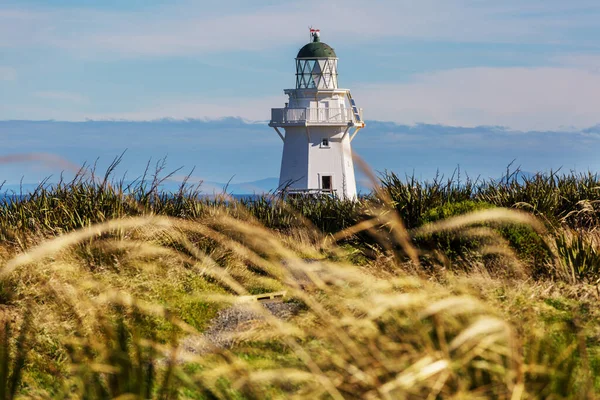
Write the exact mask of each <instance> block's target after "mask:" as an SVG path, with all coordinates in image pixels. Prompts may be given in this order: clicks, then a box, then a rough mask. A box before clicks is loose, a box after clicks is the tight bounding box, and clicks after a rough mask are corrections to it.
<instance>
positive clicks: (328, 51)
mask: <svg viewBox="0 0 600 400" xmlns="http://www.w3.org/2000/svg"><path fill="white" fill-rule="evenodd" d="M296 58H337V56H336V55H335V51H333V48H332V47H331V46H329V45H328V44H325V43H323V42H312V43H309V44H307V45H306V46H304V47H303V48H301V49H300V51H299V52H298V55H297V56H296Z"/></svg>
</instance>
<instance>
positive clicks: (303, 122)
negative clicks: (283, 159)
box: [269, 108, 364, 127]
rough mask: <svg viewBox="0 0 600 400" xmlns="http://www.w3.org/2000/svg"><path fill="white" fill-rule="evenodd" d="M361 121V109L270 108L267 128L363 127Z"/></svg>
mask: <svg viewBox="0 0 600 400" xmlns="http://www.w3.org/2000/svg"><path fill="white" fill-rule="evenodd" d="M362 121H363V119H362V109H360V110H358V113H355V112H354V111H353V110H352V109H351V108H272V109H271V121H270V122H269V126H271V127H286V126H363V125H364V124H363V122H362Z"/></svg>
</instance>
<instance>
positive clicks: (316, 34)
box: [308, 26, 321, 42]
mask: <svg viewBox="0 0 600 400" xmlns="http://www.w3.org/2000/svg"><path fill="white" fill-rule="evenodd" d="M308 29H310V40H311V42H320V41H321V30H320V29H314V28H313V27H312V26H310V27H308Z"/></svg>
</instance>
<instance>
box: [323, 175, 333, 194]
mask: <svg viewBox="0 0 600 400" xmlns="http://www.w3.org/2000/svg"><path fill="white" fill-rule="evenodd" d="M321 190H322V191H323V192H329V193H331V192H333V179H332V178H331V175H321Z"/></svg>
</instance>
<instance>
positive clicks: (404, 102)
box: [353, 67, 600, 130]
mask: <svg viewBox="0 0 600 400" xmlns="http://www.w3.org/2000/svg"><path fill="white" fill-rule="evenodd" d="M353 92H354V97H355V98H356V101H357V102H358V103H359V105H360V106H362V107H364V108H365V117H366V118H367V119H377V120H389V121H396V122H401V123H418V122H422V123H434V124H437V123H439V124H446V125H455V126H477V125H501V126H508V127H510V128H514V129H520V130H537V129H566V128H571V127H573V128H576V127H587V126H592V125H595V124H598V123H600V112H599V111H598V104H599V103H598V93H600V73H597V72H593V71H589V70H586V69H578V68H566V67H565V68H558V67H554V68H463V69H455V70H449V71H440V72H434V73H429V74H420V75H416V76H414V78H413V79H412V80H411V81H410V82H408V83H402V84H385V85H384V84H382V85H364V86H361V87H357V88H355V90H353Z"/></svg>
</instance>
